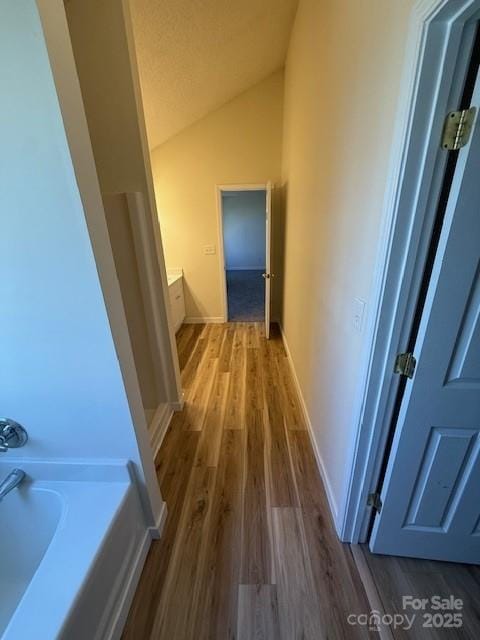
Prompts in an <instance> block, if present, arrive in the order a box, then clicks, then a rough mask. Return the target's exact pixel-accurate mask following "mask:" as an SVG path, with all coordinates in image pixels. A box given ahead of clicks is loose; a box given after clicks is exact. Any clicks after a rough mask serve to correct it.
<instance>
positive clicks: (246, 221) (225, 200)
mask: <svg viewBox="0 0 480 640" xmlns="http://www.w3.org/2000/svg"><path fill="white" fill-rule="evenodd" d="M222 212H223V243H224V254H225V268H226V269H227V270H228V269H235V270H239V269H264V268H265V191H226V192H223V193H222Z"/></svg>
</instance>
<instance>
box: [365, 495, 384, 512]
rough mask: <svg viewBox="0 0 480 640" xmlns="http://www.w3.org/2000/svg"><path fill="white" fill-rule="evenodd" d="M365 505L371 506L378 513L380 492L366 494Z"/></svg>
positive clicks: (380, 506) (380, 505)
mask: <svg viewBox="0 0 480 640" xmlns="http://www.w3.org/2000/svg"><path fill="white" fill-rule="evenodd" d="M367 505H368V506H369V507H372V509H374V511H377V512H378V513H380V511H381V510H382V500H381V499H380V494H379V493H370V494H368V498H367Z"/></svg>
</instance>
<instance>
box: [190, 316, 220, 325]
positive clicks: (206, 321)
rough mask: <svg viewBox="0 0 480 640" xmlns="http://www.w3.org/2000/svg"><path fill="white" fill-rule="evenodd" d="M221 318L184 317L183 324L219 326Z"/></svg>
mask: <svg viewBox="0 0 480 640" xmlns="http://www.w3.org/2000/svg"><path fill="white" fill-rule="evenodd" d="M222 322H225V320H224V318H223V316H186V317H185V319H184V321H183V324H221V323H222Z"/></svg>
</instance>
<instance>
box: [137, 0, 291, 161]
mask: <svg viewBox="0 0 480 640" xmlns="http://www.w3.org/2000/svg"><path fill="white" fill-rule="evenodd" d="M297 1H298V0H131V4H132V17H133V26H134V33H135V42H136V48H137V55H138V63H139V68H140V80H141V84H142V92H143V99H144V105H145V117H146V121H147V131H148V138H149V145H150V148H154V147H156V146H158V145H159V144H162V142H165V140H167V139H168V138H170V137H171V136H173V135H175V134H176V133H178V132H179V131H181V130H182V129H184V128H185V127H187V126H188V125H190V124H192V123H193V122H195V121H196V120H198V119H199V118H202V117H203V116H205V115H206V114H207V113H209V112H210V111H212V110H213V109H216V108H217V107H219V106H221V105H222V104H224V103H225V102H227V101H228V100H231V99H232V98H233V97H235V96H236V95H238V94H239V93H241V92H242V91H245V90H246V89H248V88H249V87H251V86H252V85H254V84H256V83H257V82H259V81H260V80H262V79H263V78H265V77H266V76H268V75H269V74H270V73H273V72H274V71H276V70H277V69H279V68H281V67H282V66H283V64H284V62H285V56H286V52H287V46H288V40H289V36H290V31H291V28H292V24H293V19H294V16H295V11H296V6H297Z"/></svg>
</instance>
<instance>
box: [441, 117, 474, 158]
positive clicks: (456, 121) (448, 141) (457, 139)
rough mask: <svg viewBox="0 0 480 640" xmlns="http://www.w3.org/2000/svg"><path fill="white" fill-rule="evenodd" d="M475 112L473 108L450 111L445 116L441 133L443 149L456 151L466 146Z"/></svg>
mask: <svg viewBox="0 0 480 640" xmlns="http://www.w3.org/2000/svg"><path fill="white" fill-rule="evenodd" d="M475 111H476V109H475V107H470V109H463V110H461V111H450V113H448V114H447V117H446V118H445V124H444V125H443V133H442V148H443V149H448V150H449V151H456V150H457V149H461V148H462V147H464V146H465V145H466V144H467V142H468V139H469V137H470V131H471V130H472V125H473V121H474V119H475Z"/></svg>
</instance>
